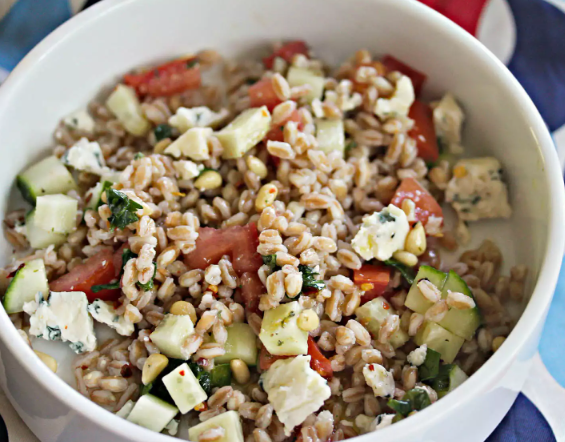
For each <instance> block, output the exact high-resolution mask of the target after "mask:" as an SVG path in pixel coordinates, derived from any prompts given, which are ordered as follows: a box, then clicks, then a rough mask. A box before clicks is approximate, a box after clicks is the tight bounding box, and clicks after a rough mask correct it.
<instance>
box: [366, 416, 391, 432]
mask: <svg viewBox="0 0 565 442" xmlns="http://www.w3.org/2000/svg"><path fill="white" fill-rule="evenodd" d="M394 416H395V415H394V414H379V415H378V416H377V417H376V418H375V419H374V420H373V422H372V424H371V426H370V428H369V430H370V431H376V430H380V429H382V428H385V427H388V426H389V425H392V420H393V419H394Z"/></svg>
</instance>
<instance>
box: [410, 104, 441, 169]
mask: <svg viewBox="0 0 565 442" xmlns="http://www.w3.org/2000/svg"><path fill="white" fill-rule="evenodd" d="M408 117H409V118H411V119H412V120H414V127H413V128H412V130H411V131H410V132H408V135H410V136H411V137H412V138H414V139H415V140H416V147H417V148H418V156H419V157H420V158H422V159H423V160H424V161H426V162H427V163H434V162H436V161H437V160H438V158H439V147H438V145H437V137H436V129H435V126H434V115H433V111H432V108H431V107H430V106H429V105H427V104H426V103H422V102H421V101H419V100H416V101H414V103H413V104H412V106H411V107H410V112H409V113H408Z"/></svg>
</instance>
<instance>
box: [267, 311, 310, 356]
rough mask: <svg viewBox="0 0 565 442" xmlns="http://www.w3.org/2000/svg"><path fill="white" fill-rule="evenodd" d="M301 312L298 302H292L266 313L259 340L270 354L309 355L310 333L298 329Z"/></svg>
mask: <svg viewBox="0 0 565 442" xmlns="http://www.w3.org/2000/svg"><path fill="white" fill-rule="evenodd" d="M301 311H302V307H300V304H299V303H298V301H292V302H289V303H286V304H281V305H279V306H278V307H276V308H274V309H271V310H267V311H266V312H265V315H264V316H263V321H262V322H261V332H260V333H259V339H260V340H261V342H262V343H263V345H264V346H265V348H266V349H267V351H268V352H269V353H271V354H272V355H293V356H296V355H304V354H306V353H308V332H305V331H304V330H302V329H301V328H300V327H298V321H297V319H298V315H300V312H301Z"/></svg>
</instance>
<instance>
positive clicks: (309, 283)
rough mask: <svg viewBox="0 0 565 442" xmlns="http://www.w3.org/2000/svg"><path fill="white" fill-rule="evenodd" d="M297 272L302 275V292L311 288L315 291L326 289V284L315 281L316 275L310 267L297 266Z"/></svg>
mask: <svg viewBox="0 0 565 442" xmlns="http://www.w3.org/2000/svg"><path fill="white" fill-rule="evenodd" d="M298 270H299V271H300V273H302V291H304V289H305V288H312V289H315V290H322V289H324V288H325V287H326V283H325V282H324V281H322V280H317V279H316V278H315V277H316V275H318V273H317V272H315V271H314V270H313V269H312V268H311V267H308V266H305V265H303V264H299V265H298Z"/></svg>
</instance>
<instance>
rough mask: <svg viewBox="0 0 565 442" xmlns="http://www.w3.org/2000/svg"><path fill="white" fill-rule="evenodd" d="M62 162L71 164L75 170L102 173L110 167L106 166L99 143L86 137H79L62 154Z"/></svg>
mask: <svg viewBox="0 0 565 442" xmlns="http://www.w3.org/2000/svg"><path fill="white" fill-rule="evenodd" d="M62 160H63V163H64V164H66V165H68V166H72V167H74V168H75V169H77V170H83V171H85V172H89V173H93V174H95V175H102V174H104V173H107V172H108V171H109V170H110V169H109V168H108V167H106V162H105V161H104V155H102V150H101V149H100V145H99V144H98V143H97V142H96V141H92V142H91V141H88V138H81V139H80V140H79V141H77V142H76V144H75V145H74V146H73V147H71V148H70V149H69V150H68V151H67V152H65V155H63V158H62Z"/></svg>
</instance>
